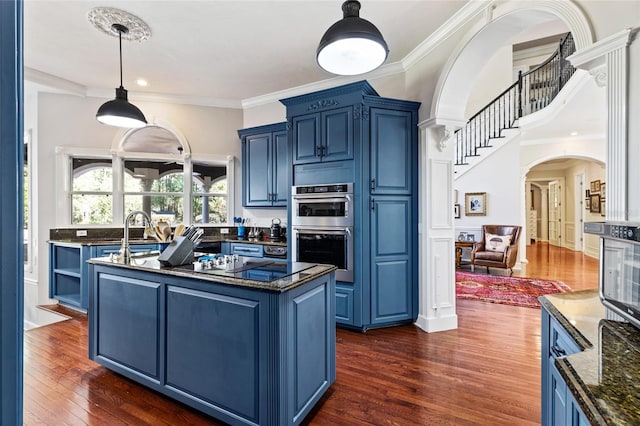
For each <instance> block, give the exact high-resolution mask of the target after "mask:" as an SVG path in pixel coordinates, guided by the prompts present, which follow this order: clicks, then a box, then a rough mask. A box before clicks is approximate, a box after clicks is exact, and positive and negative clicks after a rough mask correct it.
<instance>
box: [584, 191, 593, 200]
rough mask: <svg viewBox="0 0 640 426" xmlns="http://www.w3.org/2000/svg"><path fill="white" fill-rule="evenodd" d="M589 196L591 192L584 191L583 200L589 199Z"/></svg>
mask: <svg viewBox="0 0 640 426" xmlns="http://www.w3.org/2000/svg"><path fill="white" fill-rule="evenodd" d="M589 195H591V191H589V190H588V189H587V190H585V191H584V197H585V198H589Z"/></svg>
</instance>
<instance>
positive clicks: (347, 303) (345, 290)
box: [336, 283, 355, 326]
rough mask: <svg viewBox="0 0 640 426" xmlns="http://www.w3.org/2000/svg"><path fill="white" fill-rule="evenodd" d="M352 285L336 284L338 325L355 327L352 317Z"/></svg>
mask: <svg viewBox="0 0 640 426" xmlns="http://www.w3.org/2000/svg"><path fill="white" fill-rule="evenodd" d="M353 293H354V291H353V285H352V284H348V283H344V284H343V283H336V321H337V323H338V324H343V325H351V326H353V325H355V324H354V317H353V307H354V306H353V305H354V296H353Z"/></svg>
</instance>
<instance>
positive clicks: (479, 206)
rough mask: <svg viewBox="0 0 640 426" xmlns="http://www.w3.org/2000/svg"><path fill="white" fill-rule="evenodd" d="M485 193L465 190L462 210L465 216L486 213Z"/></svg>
mask: <svg viewBox="0 0 640 426" xmlns="http://www.w3.org/2000/svg"><path fill="white" fill-rule="evenodd" d="M486 202H487V193H486V192H467V193H466V194H464V212H465V214H466V215H467V216H486V215H487V204H486Z"/></svg>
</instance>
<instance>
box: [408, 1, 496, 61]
mask: <svg viewBox="0 0 640 426" xmlns="http://www.w3.org/2000/svg"><path fill="white" fill-rule="evenodd" d="M492 3H493V2H492V1H470V2H468V3H467V4H465V5H464V6H463V7H462V8H461V9H459V10H458V11H457V12H456V13H455V14H454V15H453V16H452V17H451V18H449V19H448V20H447V22H445V23H444V24H442V25H441V26H440V27H439V28H438V29H437V30H435V31H434V32H433V33H431V35H430V36H429V37H427V38H426V39H425V40H424V41H423V42H422V43H420V44H419V45H418V46H417V47H416V48H415V49H413V50H412V51H411V52H409V54H408V55H407V56H405V57H404V59H403V60H402V65H403V67H404V69H405V70H408V69H409V68H411V67H413V66H414V65H416V64H417V63H418V62H420V61H421V60H422V59H424V57H425V56H427V55H428V54H429V53H431V51H433V50H434V49H435V48H436V47H438V46H439V45H440V43H442V41H443V40H446V39H447V38H449V37H450V36H451V35H453V34H454V33H456V32H457V31H458V30H460V27H462V26H464V25H466V24H467V23H469V22H470V21H471V20H472V19H474V18H476V17H477V16H478V15H479V14H480V13H485V11H486V10H487V9H488V7H490V6H491V4H492Z"/></svg>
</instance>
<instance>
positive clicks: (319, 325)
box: [89, 264, 336, 425]
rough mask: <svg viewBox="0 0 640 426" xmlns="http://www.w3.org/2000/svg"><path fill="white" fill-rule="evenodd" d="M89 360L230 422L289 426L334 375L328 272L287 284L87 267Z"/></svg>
mask: <svg viewBox="0 0 640 426" xmlns="http://www.w3.org/2000/svg"><path fill="white" fill-rule="evenodd" d="M90 277H91V280H90V286H89V290H90V309H89V357H90V358H91V359H93V360H95V361H96V362H98V363H100V364H102V365H104V366H105V367H107V368H109V369H111V370H113V371H115V372H118V373H120V374H122V375H124V376H126V377H128V378H130V379H132V380H135V381H137V382H139V383H141V384H143V385H145V386H147V387H149V388H151V389H153V390H155V391H157V392H160V393H163V394H165V395H167V396H169V397H172V398H174V399H176V400H178V401H180V402H183V403H185V404H187V405H190V406H191V407H194V408H196V409H198V410H200V411H202V412H204V413H206V414H208V415H211V416H213V417H215V418H217V419H219V420H222V421H224V422H226V423H229V424H233V425H257V424H259V425H297V424H300V423H301V422H302V421H303V420H304V418H305V416H306V415H307V414H308V413H309V412H310V411H311V409H312V408H313V407H314V406H315V404H316V403H317V402H318V401H319V400H320V398H321V397H322V396H323V394H324V393H325V392H326V390H327V389H328V388H329V387H330V386H331V384H332V383H333V382H334V381H335V374H336V373H335V368H336V366H335V338H336V336H335V315H336V312H335V297H336V296H335V273H334V272H330V273H328V274H326V275H323V276H320V277H318V278H315V279H313V280H311V281H309V282H307V283H304V284H301V285H300V286H297V287H294V288H292V289H290V290H288V291H283V292H277V291H266V290H262V289H258V288H252V287H245V286H239V285H230V284H222V283H217V282H214V281H202V280H199V279H197V278H180V277H176V276H172V275H168V274H165V273H163V272H162V270H160V271H159V272H149V271H140V270H133V269H128V268H123V267H119V266H106V265H105V264H90Z"/></svg>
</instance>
